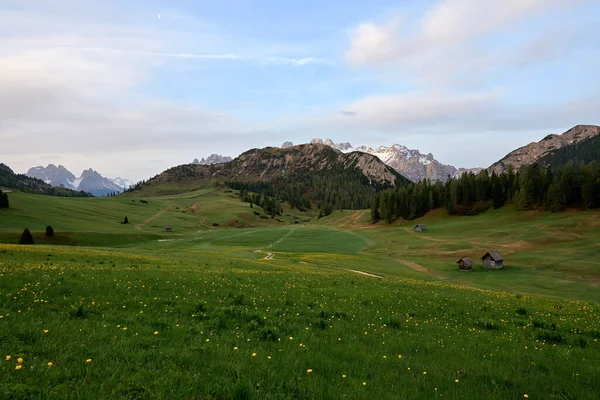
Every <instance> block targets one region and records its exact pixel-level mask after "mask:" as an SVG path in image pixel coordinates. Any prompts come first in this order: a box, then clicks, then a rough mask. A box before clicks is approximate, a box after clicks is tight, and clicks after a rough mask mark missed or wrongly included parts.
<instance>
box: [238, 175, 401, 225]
mask: <svg viewBox="0 0 600 400" xmlns="http://www.w3.org/2000/svg"><path fill="white" fill-rule="evenodd" d="M402 183H403V185H407V184H408V183H409V181H408V180H406V181H403V182H402ZM226 184H227V185H228V186H229V187H231V188H233V189H236V190H240V191H241V196H242V199H243V200H245V201H247V202H253V203H254V204H257V205H259V206H261V207H263V203H264V198H265V197H267V198H268V197H272V198H274V199H278V200H280V201H286V202H288V203H289V204H290V206H292V207H294V208H297V209H299V210H301V211H302V210H307V209H311V208H312V205H311V202H312V203H315V204H316V207H317V208H319V209H320V210H321V211H322V215H328V214H330V213H331V211H332V210H334V209H335V210H343V209H351V210H358V209H364V208H368V207H369V205H370V202H371V198H372V197H373V195H374V194H375V193H377V192H378V191H380V190H383V189H386V187H385V186H383V185H379V184H376V183H374V182H370V181H369V180H368V179H367V178H366V177H365V176H364V175H362V174H361V173H359V171H357V170H331V171H319V172H311V171H306V172H300V173H295V174H290V175H287V176H283V177H280V178H275V179H273V180H271V181H268V182H267V181H257V182H240V181H228V182H226ZM248 192H251V193H254V194H255V195H262V196H263V197H262V200H261V199H260V197H257V196H254V197H251V196H250V195H249V194H248ZM267 201H268V200H267ZM263 208H264V207H263ZM267 208H270V207H267Z"/></svg>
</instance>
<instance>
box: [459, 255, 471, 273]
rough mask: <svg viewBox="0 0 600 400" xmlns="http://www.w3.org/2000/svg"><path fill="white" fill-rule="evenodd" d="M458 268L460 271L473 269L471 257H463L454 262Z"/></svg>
mask: <svg viewBox="0 0 600 400" xmlns="http://www.w3.org/2000/svg"><path fill="white" fill-rule="evenodd" d="M456 263H457V264H458V269H459V270H461V271H472V270H473V259H472V258H471V257H463V258H461V259H460V260H458V261H457V262H456Z"/></svg>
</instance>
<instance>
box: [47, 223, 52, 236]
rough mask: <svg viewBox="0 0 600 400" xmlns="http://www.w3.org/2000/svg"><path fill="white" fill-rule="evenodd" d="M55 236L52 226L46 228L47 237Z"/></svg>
mask: <svg viewBox="0 0 600 400" xmlns="http://www.w3.org/2000/svg"><path fill="white" fill-rule="evenodd" d="M53 236H54V228H52V227H51V226H50V225H48V226H47V227H46V237H53Z"/></svg>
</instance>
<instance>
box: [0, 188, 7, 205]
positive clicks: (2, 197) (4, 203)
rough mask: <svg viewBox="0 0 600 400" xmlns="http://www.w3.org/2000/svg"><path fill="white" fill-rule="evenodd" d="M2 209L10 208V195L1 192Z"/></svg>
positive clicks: (0, 202) (0, 203)
mask: <svg viewBox="0 0 600 400" xmlns="http://www.w3.org/2000/svg"><path fill="white" fill-rule="evenodd" d="M0 208H8V194H6V193H2V190H0Z"/></svg>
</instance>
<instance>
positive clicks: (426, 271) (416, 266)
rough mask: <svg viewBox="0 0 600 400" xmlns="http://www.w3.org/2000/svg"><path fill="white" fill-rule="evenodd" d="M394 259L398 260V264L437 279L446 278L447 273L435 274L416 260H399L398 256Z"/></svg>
mask: <svg viewBox="0 0 600 400" xmlns="http://www.w3.org/2000/svg"><path fill="white" fill-rule="evenodd" d="M396 261H397V262H399V263H400V264H402V265H404V266H405V267H408V268H411V269H414V270H415V271H418V272H422V273H424V274H427V275H430V276H433V277H436V278H438V279H448V276H447V275H442V274H436V273H435V272H432V271H431V270H429V269H428V268H425V267H424V266H422V265H420V264H417V263H416V262H412V261H408V260H401V259H398V258H396Z"/></svg>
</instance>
